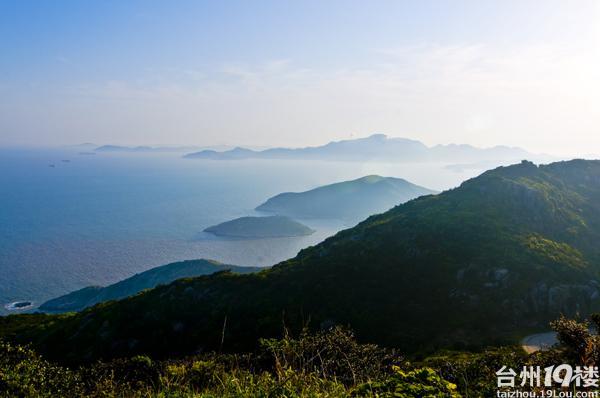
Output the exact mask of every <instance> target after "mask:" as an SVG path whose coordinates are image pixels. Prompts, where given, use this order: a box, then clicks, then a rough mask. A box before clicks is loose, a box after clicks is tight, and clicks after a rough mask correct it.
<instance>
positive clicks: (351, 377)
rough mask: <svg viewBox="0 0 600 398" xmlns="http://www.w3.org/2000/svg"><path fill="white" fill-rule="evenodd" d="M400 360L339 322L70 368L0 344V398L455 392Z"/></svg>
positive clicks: (435, 376)
mask: <svg viewBox="0 0 600 398" xmlns="http://www.w3.org/2000/svg"><path fill="white" fill-rule="evenodd" d="M400 360H401V358H399V357H398V356H396V355H395V354H394V353H393V352H388V351H386V350H383V349H381V348H378V347H376V346H373V345H366V346H365V345H361V344H358V343H357V342H356V341H355V339H354V338H353V335H352V333H350V332H349V331H347V330H344V329H341V328H334V329H331V330H330V331H328V332H322V333H318V334H315V335H308V334H303V335H301V336H300V337H299V338H298V339H293V338H290V337H289V336H286V337H285V338H284V339H282V340H268V341H263V343H262V345H261V349H259V350H258V351H257V352H256V353H253V354H245V355H243V354H236V355H226V354H216V353H208V354H204V355H196V356H191V357H187V358H184V359H178V360H165V361H156V360H152V359H151V358H149V357H147V356H134V357H131V358H128V359H116V360H112V361H109V362H94V363H92V364H88V365H86V366H80V367H75V368H67V367H64V366H59V365H56V364H53V363H51V362H48V361H46V360H44V359H43V358H41V357H40V356H39V355H38V354H36V353H35V352H34V351H32V350H30V349H28V348H24V347H21V346H14V345H11V344H8V343H2V342H0V396H6V397H15V396H20V397H56V396H60V397H65V398H66V397H136V396H138V397H154V396H156V397H166V396H169V397H309V396H312V397H351V396H353V397H375V396H378V397H382V396H392V394H394V395H393V396H400V397H415V396H422V397H425V396H427V397H446V396H452V397H459V396H460V395H458V394H457V393H456V386H455V385H453V384H452V383H449V382H447V381H445V380H443V379H442V378H441V377H440V376H439V375H438V374H436V372H434V371H433V370H431V369H419V368H415V367H414V366H412V365H410V364H404V366H403V367H404V368H406V369H407V370H406V371H405V370H402V369H401V368H400V367H399V366H397V365H392V364H393V363H396V362H399V361H400ZM415 393H418V394H419V395H415ZM447 393H451V394H452V395H446V394H447ZM402 394H404V395H402Z"/></svg>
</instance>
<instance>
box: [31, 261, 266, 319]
mask: <svg viewBox="0 0 600 398" xmlns="http://www.w3.org/2000/svg"><path fill="white" fill-rule="evenodd" d="M226 270H229V271H231V272H235V273H240V274H245V273H248V272H256V271H258V270H260V268H257V267H241V266H238V265H228V264H221V263H219V262H217V261H212V260H188V261H180V262H176V263H171V264H167V265H162V266H160V267H156V268H152V269H150V270H148V271H145V272H142V273H139V274H136V275H134V276H132V277H130V278H127V279H124V280H122V281H120V282H117V283H114V284H112V285H109V286H106V287H101V286H88V287H84V288H83V289H80V290H76V291H74V292H71V293H68V294H66V295H64V296H60V297H57V298H55V299H52V300H49V301H46V302H45V303H43V304H42V305H41V306H40V308H39V309H40V310H41V311H44V312H68V311H80V310H82V309H84V308H87V307H90V306H92V305H95V304H98V303H102V302H105V301H110V300H119V299H122V298H125V297H129V296H133V295H134V294H137V293H139V292H141V291H142V290H145V289H151V288H153V287H156V286H158V285H166V284H169V283H171V282H173V281H174V280H176V279H180V278H189V277H194V276H201V275H210V274H213V273H215V272H220V271H226Z"/></svg>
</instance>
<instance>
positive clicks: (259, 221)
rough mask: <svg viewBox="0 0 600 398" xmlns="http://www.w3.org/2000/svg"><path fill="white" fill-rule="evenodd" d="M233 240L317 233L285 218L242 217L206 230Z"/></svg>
mask: <svg viewBox="0 0 600 398" xmlns="http://www.w3.org/2000/svg"><path fill="white" fill-rule="evenodd" d="M204 232H210V233H212V234H215V235H217V236H228V237H232V238H285V237H292V236H306V235H311V234H313V233H314V232H315V231H313V230H312V229H310V228H309V227H307V226H306V225H304V224H301V223H299V222H298V221H295V220H292V219H291V218H288V217H284V216H268V217H240V218H236V219H234V220H230V221H225V222H223V223H221V224H218V225H213V226H212V227H208V228H206V229H205V230H204Z"/></svg>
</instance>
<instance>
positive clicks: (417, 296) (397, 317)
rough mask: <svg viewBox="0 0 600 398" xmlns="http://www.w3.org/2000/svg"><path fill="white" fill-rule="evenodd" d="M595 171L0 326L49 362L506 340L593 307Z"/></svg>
mask: <svg viewBox="0 0 600 398" xmlns="http://www.w3.org/2000/svg"><path fill="white" fill-rule="evenodd" d="M599 238H600V162H599V161H583V160H574V161H570V162H562V163H554V164H550V165H545V166H540V167H537V166H535V165H534V164H532V163H529V162H523V163H521V164H519V165H514V166H511V167H505V168H498V169H496V170H492V171H489V172H486V173H484V174H483V175H481V176H479V177H477V178H475V179H472V180H469V181H467V182H465V183H463V184H462V185H461V186H460V187H459V188H457V189H454V190H451V191H447V192H444V193H442V194H439V195H436V196H425V197H421V198H418V199H416V200H413V201H411V202H408V203H406V204H404V205H401V206H398V207H396V208H394V209H392V210H390V211H388V212H386V213H384V214H381V215H377V216H373V217H370V218H369V219H367V220H365V221H364V222H362V223H360V224H359V225H357V226H356V227H354V228H351V229H348V230H345V231H342V232H340V233H338V234H337V235H335V236H334V237H331V238H329V239H327V240H326V241H324V242H323V243H321V244H319V245H316V246H314V247H311V248H308V249H306V250H303V251H301V252H300V253H299V254H298V256H297V257H295V258H293V259H290V260H288V261H285V262H282V263H280V264H278V265H276V266H274V267H273V268H271V269H268V270H265V271H261V272H259V273H253V274H249V275H236V274H233V273H228V272H224V273H219V274H215V275H212V276H205V277H199V278H193V279H181V280H178V281H176V282H174V283H172V284H170V285H167V286H160V287H158V288H156V289H153V290H150V291H147V292H144V293H143V294H140V295H137V296H135V297H132V298H129V299H125V300H122V301H119V302H109V303H105V304H100V305H98V306H95V307H93V308H90V309H87V310H85V311H83V312H81V313H79V314H74V315H70V316H62V317H60V318H57V317H53V316H45V315H29V316H27V315H17V316H11V317H7V318H3V319H2V320H0V331H1V333H2V334H3V335H4V337H5V338H8V339H11V340H16V341H18V342H28V341H32V342H33V344H34V347H35V348H36V349H38V350H39V351H41V352H42V353H44V354H46V355H49V356H50V357H52V358H60V359H63V360H91V359H95V358H98V357H105V358H109V357H119V356H128V355H132V354H138V353H147V354H151V355H153V356H156V357H168V356H173V355H182V354H187V353H193V352H199V351H205V350H210V349H222V350H225V351H234V350H246V349H253V348H254V347H256V345H257V341H258V338H260V337H276V336H279V335H281V332H282V330H283V324H285V326H286V327H287V328H288V329H289V330H298V329H300V328H301V327H302V326H304V325H308V327H309V328H312V329H321V328H325V327H327V326H330V325H334V324H341V325H349V326H351V327H352V328H353V329H354V330H355V331H356V335H357V337H358V338H359V339H360V340H362V341H369V342H375V343H379V344H382V345H386V346H394V347H398V348H400V349H402V350H403V351H404V352H407V353H422V352H425V351H427V350H431V349H435V348H439V347H451V348H461V347H472V346H480V345H486V344H499V343H511V342H515V341H516V339H517V338H518V337H521V336H522V335H523V334H525V333H528V332H530V331H533V330H537V329H540V328H545V327H546V325H547V322H548V321H549V320H551V319H554V318H556V317H557V316H558V315H559V314H561V313H564V314H574V313H576V312H579V313H582V314H584V313H588V312H591V311H592V310H594V309H598V308H599V307H600V289H599V286H600V285H599V284H598V281H597V279H596V278H597V277H598V273H599V271H600V266H599V264H600V262H599V261H598V260H599V256H600V248H599V246H598V244H597V242H598V241H599Z"/></svg>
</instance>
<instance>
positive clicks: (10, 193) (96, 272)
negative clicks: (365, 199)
mask: <svg viewBox="0 0 600 398" xmlns="http://www.w3.org/2000/svg"><path fill="white" fill-rule="evenodd" d="M63 159H64V160H70V162H63V161H62V160H63ZM51 164H53V165H55V167H49V166H50V165H51ZM0 170H2V172H1V173H0V303H2V304H3V305H4V304H6V303H9V302H12V301H18V300H32V301H33V302H34V303H35V304H36V305H39V304H41V303H42V302H43V301H45V300H47V299H50V298H53V297H56V296H58V295H61V294H64V293H67V292H69V291H72V290H75V289H79V288H82V287H85V286H88V285H106V284H110V283H113V282H116V281H119V280H121V279H124V278H127V277H129V276H131V275H133V274H135V273H137V272H141V271H144V270H147V269H149V268H152V267H155V266H159V265H162V264H166V263H169V262H172V261H179V260H185V259H196V258H209V259H215V260H218V261H221V262H226V263H232V264H239V265H247V266H270V265H273V264H275V263H277V262H279V261H281V260H284V259H287V258H289V257H292V256H294V255H295V254H296V253H297V252H298V251H299V250H300V249H302V248H304V247H307V246H309V245H312V244H315V243H317V242H319V241H321V240H323V239H324V238H326V237H327V236H330V235H332V234H334V233H335V232H336V231H338V230H339V229H342V228H344V227H347V226H349V225H344V224H343V223H342V222H340V221H337V220H303V222H304V223H306V224H307V225H309V226H310V227H312V228H313V229H316V231H317V232H316V233H315V234H313V235H311V236H308V237H297V238H278V239H253V240H232V239H225V238H217V237H213V236H211V235H209V234H206V233H203V232H201V231H202V230H203V229H204V228H206V227H208V226H210V225H214V224H217V223H220V222H223V221H226V220H229V219H232V218H236V217H240V216H244V215H252V214H255V212H254V210H253V209H254V208H255V207H256V206H257V205H259V204H261V203H262V202H263V201H265V200H266V199H267V198H269V197H270V196H273V195H275V194H278V193H281V192H285V191H302V190H306V189H311V188H314V187H316V186H319V185H323V184H328V183H332V182H338V181H343V180H349V179H353V178H358V177H361V176H364V175H368V174H380V175H384V176H394V177H402V178H406V179H408V180H410V181H411V182H414V183H416V184H419V185H423V186H426V187H428V188H432V189H438V190H441V189H446V188H449V187H452V186H455V185H458V184H459V183H460V181H462V180H464V179H466V178H468V177H471V176H474V175H476V174H478V173H479V172H480V171H479V170H473V169H472V170H466V171H461V172H455V171H450V170H447V169H445V168H444V167H443V165H431V164H419V165H410V164H389V163H369V164H368V165H366V164H362V163H354V162H349V163H345V162H315V161H310V162H308V161H306V162H305V161H289V160H288V161H277V160H269V161H266V160H265V161H198V160H186V159H182V158H181V154H177V153H169V154H161V155H155V154H152V155H150V154H104V153H98V154H97V155H94V156H83V155H78V154H77V152H76V151H75V152H74V151H66V150H25V149H14V150H8V149H2V150H0ZM1 311H4V308H3V307H2V310H1ZM3 313H5V312H3Z"/></svg>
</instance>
